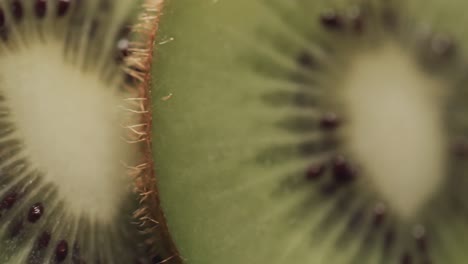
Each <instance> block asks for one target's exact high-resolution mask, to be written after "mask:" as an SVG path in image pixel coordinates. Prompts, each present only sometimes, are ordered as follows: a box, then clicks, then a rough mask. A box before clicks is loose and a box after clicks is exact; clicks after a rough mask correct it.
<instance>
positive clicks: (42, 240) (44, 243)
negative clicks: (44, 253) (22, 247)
mask: <svg viewBox="0 0 468 264" xmlns="http://www.w3.org/2000/svg"><path fill="white" fill-rule="evenodd" d="M51 239H52V236H51V235H50V233H49V232H43V233H42V234H41V235H40V236H39V237H38V238H37V242H36V243H37V245H36V247H37V249H39V250H42V249H45V248H47V247H48V246H49V242H50V240H51Z"/></svg>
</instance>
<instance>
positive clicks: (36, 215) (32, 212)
mask: <svg viewBox="0 0 468 264" xmlns="http://www.w3.org/2000/svg"><path fill="white" fill-rule="evenodd" d="M43 214H44V206H43V205H42V203H36V204H34V205H33V206H31V208H30V209H29V214H28V221H29V222H31V223H35V222H37V221H38V220H39V219H40V218H41V216H42V215H43Z"/></svg>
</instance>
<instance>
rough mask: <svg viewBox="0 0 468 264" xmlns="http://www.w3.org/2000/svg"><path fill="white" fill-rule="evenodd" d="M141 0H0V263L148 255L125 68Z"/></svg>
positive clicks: (134, 112)
mask: <svg viewBox="0 0 468 264" xmlns="http://www.w3.org/2000/svg"><path fill="white" fill-rule="evenodd" d="M140 5H141V1H133V0H119V1H110V0H99V1H96V0H93V1H91V0H89V1H84V0H80V1H78V0H47V1H46V0H34V1H31V0H28V1H27V0H2V1H0V58H1V62H0V263H18V264H22V263H27V264H39V263H122V264H129V263H149V261H148V259H147V258H148V256H149V254H148V253H147V252H146V249H145V245H144V242H145V239H146V237H145V236H143V235H141V234H140V232H139V231H140V230H139V229H138V227H137V225H136V222H137V220H136V219H134V218H133V213H134V211H135V210H137V209H138V208H139V205H138V197H137V195H136V194H135V193H134V187H133V183H132V178H131V177H130V176H131V175H137V173H136V172H135V170H138V167H137V165H138V162H141V160H140V159H141V157H140V156H141V154H140V153H141V150H140V148H141V146H140V145H139V144H138V142H139V141H140V134H141V131H140V126H141V123H142V122H143V121H142V118H141V109H139V108H138V107H139V103H138V97H139V93H138V91H137V90H136V89H135V88H134V87H135V82H136V80H135V78H134V77H132V75H131V74H130V71H129V69H127V72H126V71H125V68H126V66H125V61H126V60H127V59H128V58H127V57H129V56H130V55H132V54H131V53H132V52H131V51H130V48H129V47H130V43H131V41H132V37H133V33H132V28H131V27H130V26H131V25H132V24H133V23H134V22H135V19H136V11H137V10H139V8H140ZM129 175H130V176H129Z"/></svg>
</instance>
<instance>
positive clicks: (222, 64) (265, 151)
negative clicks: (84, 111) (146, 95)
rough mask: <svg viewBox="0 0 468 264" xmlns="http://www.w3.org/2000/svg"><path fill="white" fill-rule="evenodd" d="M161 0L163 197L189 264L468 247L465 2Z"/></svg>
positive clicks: (440, 259) (437, 252)
mask: <svg viewBox="0 0 468 264" xmlns="http://www.w3.org/2000/svg"><path fill="white" fill-rule="evenodd" d="M350 2H351V1H345V0H337V1H329V0H290V1H286V0H284V1H283V0H206V1H166V3H165V8H164V10H163V14H162V18H161V23H160V30H159V32H158V39H157V41H156V43H155V48H154V50H155V59H154V65H153V69H152V74H153V83H152V89H151V91H152V113H153V130H152V143H153V152H154V162H155V170H156V175H157V179H158V186H157V187H158V189H159V194H160V199H161V203H162V208H163V211H164V213H165V216H166V219H167V223H168V228H169V231H170V233H171V236H172V238H173V239H174V242H175V244H176V245H177V248H178V251H179V254H180V256H179V257H180V259H181V260H183V261H185V262H186V263H194V264H211V263H222V264H238V263H262V264H264V263H294V264H296V263H297V264H299V263H313V264H316V263H317V264H318V263H332V264H340V263H343V264H349V263H356V264H357V263H363V264H365V263H368V264H375V263H389V264H394V263H398V264H410V263H464V262H465V260H466V256H465V255H466V250H465V249H464V247H465V246H466V244H467V242H468V241H467V237H468V236H467V232H468V228H467V227H468V225H467V224H466V217H467V210H466V208H467V202H466V197H465V195H466V192H465V189H466V184H467V181H466V163H465V162H466V157H467V154H468V151H467V150H468V148H467V146H468V145H467V143H466V142H467V141H466V139H465V137H466V130H465V129H466V128H465V127H464V126H465V125H466V124H467V123H466V113H467V109H466V85H467V79H466V73H467V70H468V68H467V66H468V64H467V57H466V51H467V48H468V38H467V36H466V31H465V30H464V29H463V25H464V24H465V22H466V21H465V20H466V19H465V17H466V16H465V15H464V10H466V8H467V3H466V1H461V0H449V1H438V0H431V1H420V0H407V1H397V0H395V1H391V0H389V1H384V0H368V1H366V0H364V1H353V2H352V3H350Z"/></svg>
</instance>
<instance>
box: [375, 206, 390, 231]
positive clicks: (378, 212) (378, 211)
mask: <svg viewBox="0 0 468 264" xmlns="http://www.w3.org/2000/svg"><path fill="white" fill-rule="evenodd" d="M386 212H387V208H386V206H385V204H383V203H378V204H376V205H375V207H374V210H373V215H374V216H373V218H374V220H373V221H374V226H376V227H378V226H380V225H382V223H383V222H384V220H385V215H386Z"/></svg>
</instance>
